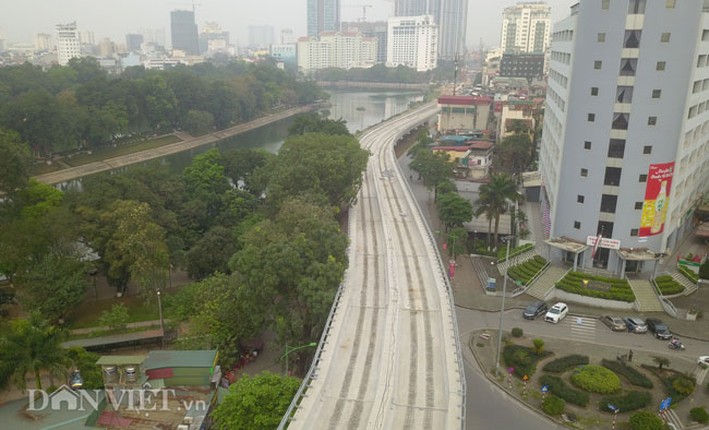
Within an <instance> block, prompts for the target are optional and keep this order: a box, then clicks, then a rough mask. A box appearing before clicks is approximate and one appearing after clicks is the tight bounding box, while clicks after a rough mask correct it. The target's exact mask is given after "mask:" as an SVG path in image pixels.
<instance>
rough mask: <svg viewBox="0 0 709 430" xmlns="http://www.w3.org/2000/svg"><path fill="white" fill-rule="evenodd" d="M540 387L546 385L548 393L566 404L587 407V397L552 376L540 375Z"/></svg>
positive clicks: (586, 394) (585, 394)
mask: <svg viewBox="0 0 709 430" xmlns="http://www.w3.org/2000/svg"><path fill="white" fill-rule="evenodd" d="M539 383H540V384H541V385H546V386H547V387H548V388H549V392H550V393H552V394H554V395H555V396H557V397H559V398H561V399H564V400H565V401H567V402H568V403H572V404H574V405H578V406H586V405H588V399H589V395H588V393H585V392H583V391H578V390H574V389H573V388H571V387H570V386H569V385H568V384H567V383H566V382H564V380H563V379H561V378H559V377H558V376H553V375H542V377H541V378H539Z"/></svg>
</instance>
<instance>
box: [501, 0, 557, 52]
mask: <svg viewBox="0 0 709 430" xmlns="http://www.w3.org/2000/svg"><path fill="white" fill-rule="evenodd" d="M550 35H551V8H550V7H549V5H547V4H546V3H544V2H534V3H517V5H515V6H510V7H506V8H505V10H504V11H503V12H502V36H501V41H500V46H501V47H502V48H503V49H504V51H505V52H509V53H516V54H523V53H526V54H531V53H537V54H541V53H543V52H544V51H545V50H546V49H547V47H548V46H549V38H550Z"/></svg>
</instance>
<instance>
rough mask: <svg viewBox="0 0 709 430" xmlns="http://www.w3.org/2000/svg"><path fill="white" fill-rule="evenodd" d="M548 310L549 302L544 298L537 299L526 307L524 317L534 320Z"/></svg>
mask: <svg viewBox="0 0 709 430" xmlns="http://www.w3.org/2000/svg"><path fill="white" fill-rule="evenodd" d="M547 310H549V305H547V302H545V301H544V300H537V301H536V302H533V303H530V304H529V305H527V307H526V308H524V312H523V313H522V317H524V319H527V320H533V319H535V318H537V317H538V316H539V315H541V314H543V313H545V312H546V311H547Z"/></svg>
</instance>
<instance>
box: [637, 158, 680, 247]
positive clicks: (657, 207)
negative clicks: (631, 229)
mask: <svg viewBox="0 0 709 430" xmlns="http://www.w3.org/2000/svg"><path fill="white" fill-rule="evenodd" d="M674 170H675V163H674V162H672V163H662V164H651V165H650V168H649V170H648V174H647V185H646V187H645V201H644V202H643V213H642V218H641V219H640V232H639V233H638V236H640V237H648V236H655V235H658V234H660V233H662V231H663V230H664V228H665V219H666V217H667V207H668V205H669V203H670V190H671V188H672V175H673V174H674Z"/></svg>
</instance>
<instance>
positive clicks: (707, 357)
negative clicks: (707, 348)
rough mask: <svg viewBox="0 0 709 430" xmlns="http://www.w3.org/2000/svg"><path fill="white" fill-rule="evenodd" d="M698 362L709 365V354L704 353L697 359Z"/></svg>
mask: <svg viewBox="0 0 709 430" xmlns="http://www.w3.org/2000/svg"><path fill="white" fill-rule="evenodd" d="M697 364H703V365H705V366H709V355H702V356H700V357H699V358H698V359H697Z"/></svg>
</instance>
